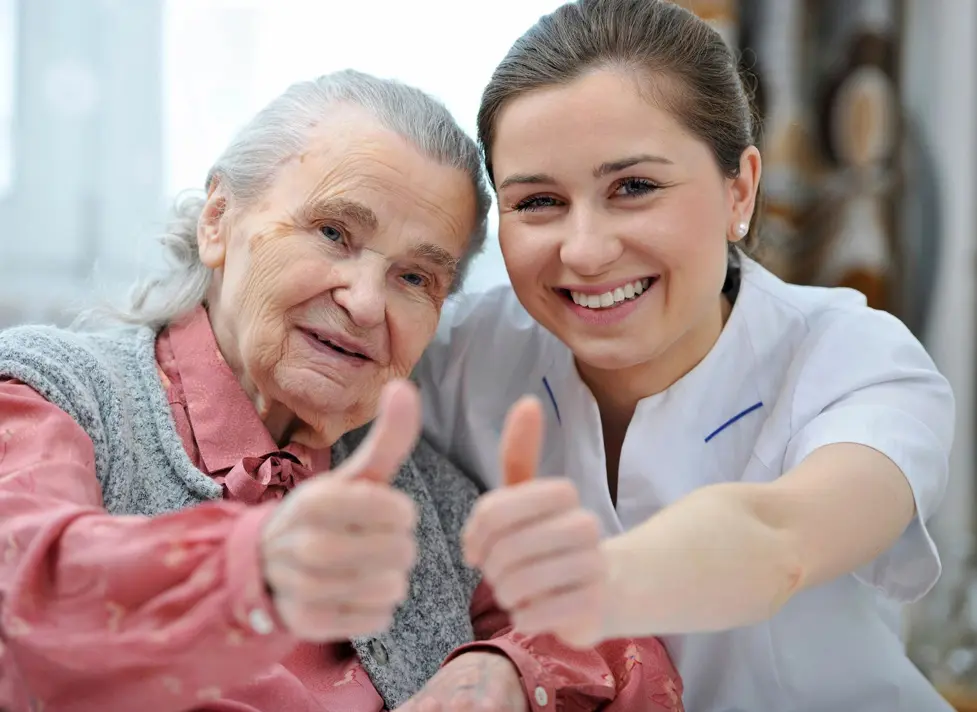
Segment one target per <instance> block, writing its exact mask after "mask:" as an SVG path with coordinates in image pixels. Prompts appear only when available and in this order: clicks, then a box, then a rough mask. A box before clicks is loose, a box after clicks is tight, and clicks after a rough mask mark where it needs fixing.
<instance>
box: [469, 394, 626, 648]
mask: <svg viewBox="0 0 977 712" xmlns="http://www.w3.org/2000/svg"><path fill="white" fill-rule="evenodd" d="M542 442H543V413H542V408H541V406H540V404H539V401H537V400H536V399H534V398H523V399H522V400H520V401H519V402H518V403H516V404H515V405H514V406H513V407H512V409H511V410H510V411H509V415H508V417H507V418H506V422H505V426H504V428H503V431H502V441H501V446H500V450H501V452H500V455H501V464H502V472H503V482H504V486H503V487H502V488H500V489H497V490H494V491H492V492H489V493H487V494H485V495H483V496H482V497H481V498H480V499H479V501H478V502H477V503H476V505H475V507H474V509H473V510H472V514H471V517H470V518H469V520H468V524H467V525H466V527H465V532H464V535H463V544H464V549H465V556H466V558H467V559H468V563H469V564H471V565H472V566H477V567H479V568H480V569H481V570H482V573H483V574H484V578H485V580H486V582H487V583H488V584H489V585H490V586H491V587H492V589H493V591H494V593H495V598H496V601H497V602H498V604H499V605H500V606H501V607H502V608H504V609H505V610H506V611H508V612H509V614H510V616H511V618H512V622H513V624H514V626H515V628H516V629H517V630H519V631H520V632H523V633H526V634H531V635H534V634H539V633H553V634H555V635H557V636H559V637H560V638H562V639H563V640H564V641H565V642H567V643H569V644H571V645H576V646H580V647H583V646H589V645H594V644H596V643H597V642H599V641H600V640H601V638H602V631H603V628H604V619H605V615H604V611H605V602H606V600H607V595H606V578H607V577H606V572H605V566H604V560H603V556H602V554H601V548H600V533H601V532H600V523H599V522H598V520H597V518H596V516H595V515H593V514H592V513H590V512H588V511H585V510H584V509H583V508H582V507H581V506H580V498H579V495H578V494H577V489H576V487H575V486H574V485H573V483H572V482H570V481H569V480H566V479H563V478H547V479H541V480H537V479H535V475H536V469H537V466H538V460H539V454H540V450H541V448H542Z"/></svg>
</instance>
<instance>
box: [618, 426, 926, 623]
mask: <svg viewBox="0 0 977 712" xmlns="http://www.w3.org/2000/svg"><path fill="white" fill-rule="evenodd" d="M914 513H915V504H914V500H913V494H912V490H911V489H910V486H909V483H908V481H907V480H906V478H905V477H904V476H903V475H902V472H901V471H900V470H899V468H898V467H897V466H896V465H895V463H893V462H892V461H891V460H890V459H889V458H888V457H886V456H885V455H883V454H882V453H880V452H878V451H876V450H873V449H872V448H870V447H866V446H864V445H855V444H850V443H839V444H834V445H827V446H825V447H822V448H819V449H817V450H815V451H814V452H813V453H811V454H810V455H809V456H808V457H807V458H806V459H805V460H803V461H802V462H801V463H800V464H799V465H798V466H797V467H795V468H794V469H793V470H791V471H790V472H788V473H786V474H784V475H783V476H782V477H780V478H779V479H777V480H775V481H774V482H771V483H764V484H746V483H731V484H722V485H715V486H711V487H706V488H703V489H701V490H698V491H696V492H694V493H692V494H690V495H689V496H687V497H686V498H684V499H682V500H680V501H678V502H676V503H675V504H674V505H672V506H670V507H668V508H666V509H664V510H662V511H661V512H660V513H659V514H658V515H656V516H655V517H652V518H651V519H650V520H648V521H647V522H646V523H644V524H642V525H641V526H638V527H636V528H634V529H632V530H631V531H630V532H628V533H627V534H623V535H621V536H618V537H616V538H614V539H610V540H608V541H606V542H605V543H604V550H605V553H606V559H607V561H608V564H609V572H610V573H609V575H610V586H609V590H610V591H611V599H610V605H609V606H608V609H609V611H610V618H609V621H608V625H609V631H608V634H609V635H610V636H612V637H613V636H617V635H625V634H627V635H651V634H656V635H663V634H671V633H690V632H697V631H710V630H721V629H727V628H733V627H737V626H743V625H749V624H752V623H756V622H759V621H762V620H765V619H767V618H769V617H770V616H772V615H773V614H774V613H776V612H777V610H779V609H780V607H781V606H783V605H784V603H786V602H787V601H788V600H789V599H790V597H791V596H793V595H794V594H795V593H797V592H798V591H801V590H803V589H805V588H808V587H810V586H815V585H818V584H820V583H823V582H825V581H829V580H831V579H833V578H836V577H838V576H840V575H842V574H844V573H847V572H850V571H854V570H855V569H857V568H858V567H859V566H861V565H863V564H866V563H868V562H869V561H871V560H872V559H874V558H875V557H876V556H878V554H879V553H880V552H882V551H884V550H886V549H888V548H889V547H890V546H892V544H893V543H894V542H895V541H896V540H897V539H898V538H899V536H900V535H901V533H902V532H903V531H904V530H905V528H906V526H907V525H908V524H909V522H910V521H911V520H912V517H913V515H914ZM639 562H640V563H639ZM664 572H667V573H664ZM663 574H664V575H663Z"/></svg>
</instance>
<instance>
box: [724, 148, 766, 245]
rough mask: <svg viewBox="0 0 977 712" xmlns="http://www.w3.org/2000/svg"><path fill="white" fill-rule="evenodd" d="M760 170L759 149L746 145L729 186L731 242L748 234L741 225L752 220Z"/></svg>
mask: <svg viewBox="0 0 977 712" xmlns="http://www.w3.org/2000/svg"><path fill="white" fill-rule="evenodd" d="M761 170H762V162H761V160H760V151H758V150H757V147H756V146H749V147H747V148H746V149H745V150H744V151H743V153H742V155H740V172H739V175H737V176H736V177H735V178H733V179H732V180H731V181H730V186H729V190H730V197H731V198H732V215H731V217H732V222H731V224H730V226H729V232H728V234H729V236H730V237H729V239H730V240H731V241H732V242H739V241H740V240H742V239H743V238H744V237H746V235H747V234H748V230H747V231H744V230H742V229H741V226H742V225H746V226H749V225H750V223H751V221H752V220H753V213H754V211H755V210H756V201H757V193H758V192H759V190H760V172H761Z"/></svg>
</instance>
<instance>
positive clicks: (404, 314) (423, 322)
mask: <svg viewBox="0 0 977 712" xmlns="http://www.w3.org/2000/svg"><path fill="white" fill-rule="evenodd" d="M440 315H441V310H440V309H439V308H438V307H437V306H435V304H434V303H433V302H428V303H424V304H422V303H408V304H403V303H397V304H390V305H388V309H387V324H388V327H389V329H390V350H391V364H390V370H391V372H390V373H389V374H388V377H389V378H403V377H406V376H407V375H408V374H409V373H410V372H411V371H413V370H414V366H416V365H417V362H418V361H419V360H420V358H421V354H423V353H424V349H426V348H427V346H428V344H430V343H431V339H433V338H434V332H435V330H436V329H437V328H438V319H439V317H440Z"/></svg>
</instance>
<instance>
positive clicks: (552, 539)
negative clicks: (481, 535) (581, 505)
mask: <svg viewBox="0 0 977 712" xmlns="http://www.w3.org/2000/svg"><path fill="white" fill-rule="evenodd" d="M600 536H601V529H600V523H599V522H598V520H597V517H596V516H594V514H592V513H591V512H587V511H585V510H583V509H575V510H571V511H569V512H567V513H565V514H561V515H558V516H555V517H552V518H550V519H544V520H543V521H541V522H539V523H538V524H535V525H532V526H530V527H527V528H525V529H521V530H517V531H515V532H512V533H510V534H507V535H504V536H503V537H502V538H500V539H499V540H498V541H496V542H495V543H494V545H493V546H492V547H491V548H490V549H489V551H488V554H487V556H486V558H485V561H484V563H483V564H482V567H481V568H482V571H483V572H484V573H485V575H486V576H487V577H489V578H491V579H492V580H498V579H500V578H502V577H504V576H505V574H506V573H507V572H509V571H510V570H511V569H513V568H516V567H520V566H531V565H532V564H533V563H534V562H536V561H540V560H543V559H546V558H552V557H554V556H557V555H558V554H563V553H571V552H574V551H581V550H584V549H589V548H596V547H597V546H599V544H600Z"/></svg>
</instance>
